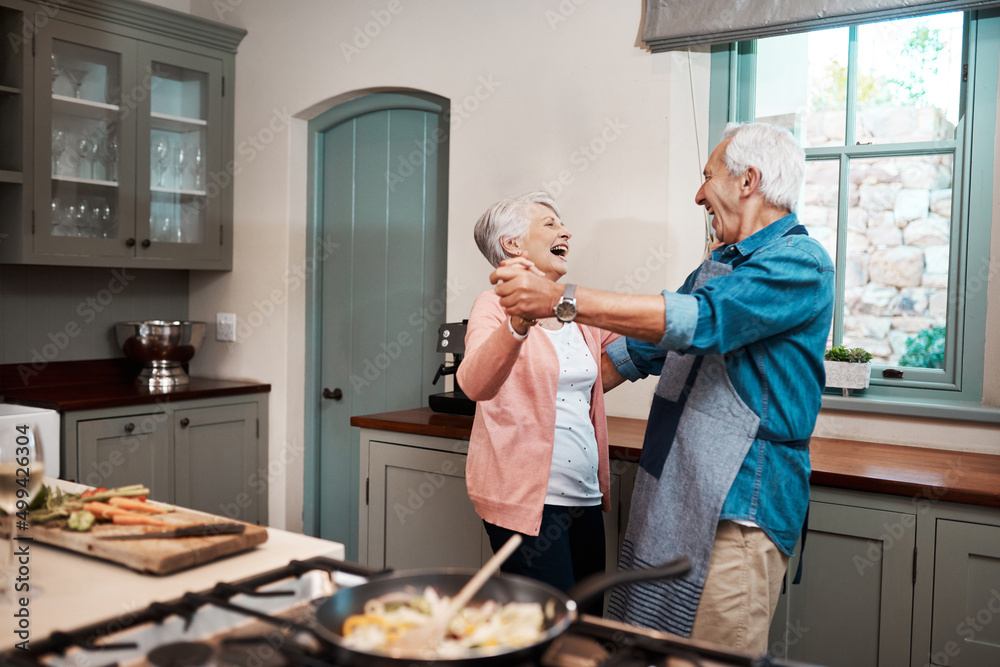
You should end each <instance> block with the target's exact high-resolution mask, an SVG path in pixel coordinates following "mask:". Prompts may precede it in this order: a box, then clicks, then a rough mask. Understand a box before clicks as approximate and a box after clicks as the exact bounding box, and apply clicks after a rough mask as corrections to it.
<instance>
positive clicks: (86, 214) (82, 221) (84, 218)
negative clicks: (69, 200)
mask: <svg viewBox="0 0 1000 667" xmlns="http://www.w3.org/2000/svg"><path fill="white" fill-rule="evenodd" d="M89 224H90V203H89V202H88V201H87V200H86V199H81V200H80V205H79V206H77V207H76V222H75V223H74V233H73V235H74V236H86V231H87V226H88V225H89Z"/></svg>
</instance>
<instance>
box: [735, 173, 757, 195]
mask: <svg viewBox="0 0 1000 667" xmlns="http://www.w3.org/2000/svg"><path fill="white" fill-rule="evenodd" d="M760 178H761V177H760V169H758V168H757V167H747V170H746V171H744V172H743V176H742V180H741V181H740V189H742V190H743V192H744V194H746V195H751V194H753V193H754V192H757V191H758V190H760Z"/></svg>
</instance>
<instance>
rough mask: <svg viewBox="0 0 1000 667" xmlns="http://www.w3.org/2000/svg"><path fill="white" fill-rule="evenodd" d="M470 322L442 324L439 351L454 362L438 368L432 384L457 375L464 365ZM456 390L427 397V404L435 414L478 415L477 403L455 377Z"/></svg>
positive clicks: (443, 364)
mask: <svg viewBox="0 0 1000 667" xmlns="http://www.w3.org/2000/svg"><path fill="white" fill-rule="evenodd" d="M468 324H469V320H462V321H461V322H452V323H450V324H449V323H446V324H442V325H441V326H440V327H438V342H437V351H438V352H445V353H448V354H451V355H452V361H451V363H450V364H449V363H448V362H447V361H445V362H444V363H442V364H441V366H439V367H438V370H437V373H436V374H435V375H434V381H433V382H431V384H437V381H438V380H440V379H441V378H442V377H443V376H445V375H455V374H456V373H457V372H458V367H459V365H460V364H461V363H462V355H463V354H464V353H465V330H466V328H467V326H468ZM454 383H455V390H454V391H446V392H442V393H440V394H431V395H430V396H428V397H427V404H428V405H429V406H430V408H431V410H433V411H434V412H443V413H446V414H450V415H468V416H470V417H471V416H473V415H475V414H476V403H475V401H473V400H471V399H470V398H469V397H468V396H466V395H465V394H464V393H463V392H462V388H461V387H459V386H458V377H457V376H456V377H455V381H454Z"/></svg>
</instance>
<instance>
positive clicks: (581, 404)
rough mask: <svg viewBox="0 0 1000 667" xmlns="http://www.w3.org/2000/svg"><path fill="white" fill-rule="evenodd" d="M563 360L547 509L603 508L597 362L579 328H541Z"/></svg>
mask: <svg viewBox="0 0 1000 667" xmlns="http://www.w3.org/2000/svg"><path fill="white" fill-rule="evenodd" d="M542 331H544V332H545V333H547V334H548V335H549V340H551V341H552V344H553V345H554V346H555V348H556V354H557V355H558V356H559V389H558V391H557V393H556V432H555V440H554V444H553V448H552V466H551V469H550V472H549V487H548V491H547V492H546V494H545V503H546V504H547V505H563V506H592V505H600V504H601V488H600V485H599V484H598V481H597V438H596V436H595V435H594V425H593V423H591V421H590V392H591V390H592V389H593V387H594V383H595V382H597V362H595V361H594V358H593V357H592V356H591V354H590V350H589V349H588V348H587V342H586V341H585V340H584V339H583V334H582V333H581V332H580V327H578V326H577V325H576V324H575V323H573V322H569V323H567V324H564V325H563V326H562V328H560V329H559V330H557V331H551V330H549V329H545V328H544V327H543V328H542Z"/></svg>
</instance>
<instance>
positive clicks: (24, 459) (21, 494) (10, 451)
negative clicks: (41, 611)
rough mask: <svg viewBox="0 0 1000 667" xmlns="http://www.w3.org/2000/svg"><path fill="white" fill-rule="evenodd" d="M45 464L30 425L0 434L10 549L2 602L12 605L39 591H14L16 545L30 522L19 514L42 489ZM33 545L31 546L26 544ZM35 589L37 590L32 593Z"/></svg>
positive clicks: (0, 504) (0, 489)
mask: <svg viewBox="0 0 1000 667" xmlns="http://www.w3.org/2000/svg"><path fill="white" fill-rule="evenodd" d="M44 475H45V463H44V461H43V460H42V446H41V443H40V442H38V441H37V436H36V433H35V432H34V431H33V430H32V428H31V427H30V426H27V425H19V426H15V427H14V430H13V432H9V431H8V432H6V433H0V509H2V510H3V511H4V512H6V513H7V516H6V522H5V523H6V528H7V536H8V537H7V542H8V545H7V548H6V549H4V550H3V551H4V555H3V577H2V579H0V600H2V601H4V602H10V601H12V600H16V599H17V598H20V597H25V593H31V592H36V593H37V592H38V591H37V587H36V586H35V585H34V584H32V583H31V582H30V580H29V581H28V583H27V585H28V587H29V588H28V589H27V590H25V589H24V586H23V582H22V585H21V586H19V587H18V588H19V589H20V590H16V591H15V589H14V585H15V583H17V582H16V576H17V574H18V572H17V568H18V564H17V563H15V562H14V542H15V537H16V535H17V531H18V530H22V531H23V530H25V529H26V528H27V522H24V524H22V523H21V519H19V518H18V517H17V515H16V513H17V512H19V511H22V510H27V508H28V505H29V504H30V503H31V499H32V498H34V497H35V494H36V493H37V492H38V489H40V488H41V486H42V477H44ZM25 544H29V543H27V542H26V543H25ZM32 589H34V591H32Z"/></svg>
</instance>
